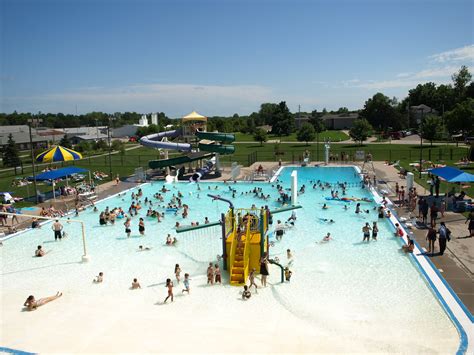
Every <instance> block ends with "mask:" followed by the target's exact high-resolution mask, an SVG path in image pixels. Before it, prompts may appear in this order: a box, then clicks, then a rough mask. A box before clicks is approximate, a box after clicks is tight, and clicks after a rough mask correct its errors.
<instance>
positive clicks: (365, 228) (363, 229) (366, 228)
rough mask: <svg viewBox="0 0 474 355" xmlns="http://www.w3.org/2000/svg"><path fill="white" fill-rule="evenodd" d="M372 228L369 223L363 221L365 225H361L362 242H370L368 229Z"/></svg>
mask: <svg viewBox="0 0 474 355" xmlns="http://www.w3.org/2000/svg"><path fill="white" fill-rule="evenodd" d="M371 229H372V228H370V225H369V223H365V226H363V227H362V232H363V233H364V239H362V241H363V242H365V241H366V240H367V241H368V242H370V230H371Z"/></svg>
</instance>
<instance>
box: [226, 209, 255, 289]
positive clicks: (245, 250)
mask: <svg viewBox="0 0 474 355" xmlns="http://www.w3.org/2000/svg"><path fill="white" fill-rule="evenodd" d="M251 222H252V218H249V220H248V221H247V228H245V231H243V232H242V231H241V232H238V231H237V228H234V232H233V233H234V235H233V238H232V244H231V251H230V284H231V285H234V286H242V285H245V281H246V280H247V277H248V274H249V263H250V244H251V241H252V235H253V234H255V233H252V231H251V228H250V226H251Z"/></svg>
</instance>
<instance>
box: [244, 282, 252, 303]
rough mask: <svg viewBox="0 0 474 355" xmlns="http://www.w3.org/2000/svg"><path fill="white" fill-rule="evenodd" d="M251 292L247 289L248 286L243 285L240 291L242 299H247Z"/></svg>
mask: <svg viewBox="0 0 474 355" xmlns="http://www.w3.org/2000/svg"><path fill="white" fill-rule="evenodd" d="M251 296H252V294H251V293H250V291H249V287H248V286H247V285H245V286H244V291H243V292H242V299H243V300H244V301H246V300H248V299H249V298H250V297H251Z"/></svg>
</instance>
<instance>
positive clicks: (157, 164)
mask: <svg viewBox="0 0 474 355" xmlns="http://www.w3.org/2000/svg"><path fill="white" fill-rule="evenodd" d="M213 156H214V154H212V153H194V154H189V155H182V156H180V157H176V158H170V159H161V160H150V161H149V162H148V166H149V167H150V168H151V169H159V168H166V167H168V166H173V165H181V164H186V163H190V162H193V161H196V160H202V159H209V158H212V157H213Z"/></svg>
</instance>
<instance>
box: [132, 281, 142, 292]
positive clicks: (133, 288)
mask: <svg viewBox="0 0 474 355" xmlns="http://www.w3.org/2000/svg"><path fill="white" fill-rule="evenodd" d="M138 288H142V286H141V285H140V283H139V282H138V280H137V279H133V282H132V290H136V289H138Z"/></svg>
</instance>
